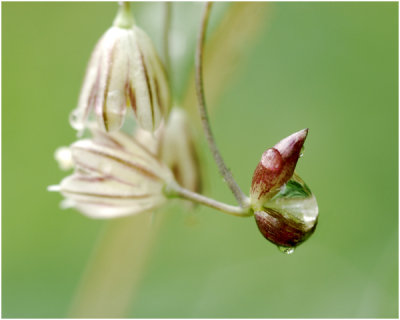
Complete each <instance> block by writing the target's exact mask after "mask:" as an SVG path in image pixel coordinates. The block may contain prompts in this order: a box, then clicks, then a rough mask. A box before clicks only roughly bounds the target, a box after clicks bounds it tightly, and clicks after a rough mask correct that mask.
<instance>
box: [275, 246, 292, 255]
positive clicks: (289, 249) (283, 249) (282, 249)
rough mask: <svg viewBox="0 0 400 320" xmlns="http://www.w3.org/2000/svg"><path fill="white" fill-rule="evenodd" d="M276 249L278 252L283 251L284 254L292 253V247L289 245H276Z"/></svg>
mask: <svg viewBox="0 0 400 320" xmlns="http://www.w3.org/2000/svg"><path fill="white" fill-rule="evenodd" d="M278 249H279V251H280V252H282V253H284V254H292V253H293V252H294V248H291V247H280V246H278Z"/></svg>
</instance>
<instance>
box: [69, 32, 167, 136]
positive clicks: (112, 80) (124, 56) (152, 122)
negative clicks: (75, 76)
mask: <svg viewBox="0 0 400 320" xmlns="http://www.w3.org/2000/svg"><path fill="white" fill-rule="evenodd" d="M169 103H170V97H169V86H168V83H167V79H166V74H165V72H164V69H163V66H162V63H161V61H160V59H159V58H158V55H157V53H156V50H155V48H154V46H153V44H152V42H151V40H150V38H149V37H148V36H147V35H146V33H145V32H144V31H143V30H141V29H140V28H138V27H136V26H133V27H132V28H120V27H118V26H113V27H111V28H109V29H108V30H107V32H106V33H105V34H104V35H103V36H102V37H101V39H100V40H99V42H98V43H97V45H96V48H95V50H94V52H93V54H92V57H91V59H90V62H89V66H88V68H87V72H86V76H85V80H84V83H83V85H82V90H81V94H80V98H79V102H78V106H77V108H76V109H75V110H74V111H73V112H72V114H71V119H70V122H71V125H72V126H73V128H75V129H77V130H79V131H80V133H81V132H82V131H83V130H84V129H85V128H86V126H87V124H88V119H89V115H90V113H91V112H95V115H96V118H97V121H98V124H99V126H100V128H102V129H103V130H105V131H115V130H118V129H119V128H120V127H121V126H122V124H123V122H124V118H125V114H126V107H127V106H131V107H132V109H133V112H134V114H135V116H136V118H137V121H138V124H139V126H140V127H142V128H143V129H145V130H148V131H154V130H156V129H157V128H158V127H159V125H160V123H161V120H162V118H163V117H164V116H165V115H166V114H167V112H168V109H169Z"/></svg>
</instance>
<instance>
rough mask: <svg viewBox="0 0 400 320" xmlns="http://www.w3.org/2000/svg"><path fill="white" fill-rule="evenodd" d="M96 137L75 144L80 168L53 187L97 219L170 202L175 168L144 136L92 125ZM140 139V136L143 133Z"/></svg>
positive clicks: (51, 189)
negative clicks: (169, 186) (162, 159)
mask: <svg viewBox="0 0 400 320" xmlns="http://www.w3.org/2000/svg"><path fill="white" fill-rule="evenodd" d="M91 130H92V133H93V138H92V139H84V140H79V141H77V142H75V143H74V144H73V145H71V147H70V150H71V154H72V159H73V163H74V166H75V172H74V174H73V175H71V176H69V177H66V178H65V179H63V180H62V181H61V183H60V185H59V186H53V187H51V188H49V190H50V191H59V192H61V193H62V194H63V195H64V196H65V197H66V198H67V199H68V201H69V203H70V204H72V205H73V206H74V207H75V208H77V209H78V210H80V211H81V212H83V213H84V214H86V215H88V216H90V217H95V218H113V217H119V216H123V215H127V214H134V213H140V212H144V211H148V210H151V209H155V208H157V207H159V206H161V205H162V204H163V203H165V201H166V198H165V196H164V194H163V188H164V185H165V184H167V183H170V182H171V181H173V180H174V178H173V174H172V172H171V171H170V170H169V168H168V167H167V166H166V165H165V164H163V163H162V162H160V161H159V159H158V158H157V157H156V155H155V154H154V153H153V152H151V151H150V150H148V149H147V148H146V146H144V145H143V143H142V142H141V141H140V139H138V137H136V139H135V138H132V137H130V136H128V135H126V134H124V133H122V132H113V133H106V132H103V131H101V130H99V129H95V128H94V127H93V126H92V127H91ZM139 138H140V137H139Z"/></svg>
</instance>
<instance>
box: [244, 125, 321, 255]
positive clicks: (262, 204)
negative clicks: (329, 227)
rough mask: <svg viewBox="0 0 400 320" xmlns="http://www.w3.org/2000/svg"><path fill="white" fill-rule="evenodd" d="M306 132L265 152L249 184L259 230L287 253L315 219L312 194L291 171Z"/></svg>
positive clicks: (312, 228) (297, 243)
mask: <svg viewBox="0 0 400 320" xmlns="http://www.w3.org/2000/svg"><path fill="white" fill-rule="evenodd" d="M307 133H308V129H304V130H301V131H299V132H296V133H294V134H292V135H290V136H289V137H287V138H285V139H283V140H281V141H280V142H278V143H277V144H276V145H275V146H274V147H273V148H271V149H268V150H267V151H265V152H264V153H263V155H262V157H261V161H260V162H259V164H258V165H257V168H256V170H255V171H254V175H253V181H252V185H251V191H250V198H251V205H252V208H253V210H254V217H255V219H256V223H257V226H258V229H259V230H260V232H261V233H262V235H263V236H264V237H265V238H266V239H268V240H269V241H271V242H272V243H274V244H276V245H278V246H279V247H280V248H281V249H282V248H283V249H282V251H283V252H286V253H292V252H293V248H294V247H296V246H298V245H299V244H300V243H302V242H304V241H305V240H306V239H307V238H308V237H309V236H310V235H311V234H312V233H313V232H314V230H315V227H316V225H317V220H318V204H317V201H316V199H315V197H314V195H313V194H312V192H311V190H310V189H309V188H308V187H307V185H306V184H305V183H304V181H303V180H302V179H301V178H300V177H299V176H297V175H296V174H295V173H294V170H295V167H296V164H297V161H298V159H299V157H300V152H301V150H302V148H303V144H304V141H305V139H306V137H307Z"/></svg>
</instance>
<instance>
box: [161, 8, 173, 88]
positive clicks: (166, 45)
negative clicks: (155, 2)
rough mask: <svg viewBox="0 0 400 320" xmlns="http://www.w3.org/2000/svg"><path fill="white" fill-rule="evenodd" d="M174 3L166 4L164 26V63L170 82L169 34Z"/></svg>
mask: <svg viewBox="0 0 400 320" xmlns="http://www.w3.org/2000/svg"><path fill="white" fill-rule="evenodd" d="M171 7H172V3H171V2H169V1H167V2H165V3H164V26H163V51H164V63H165V70H166V73H167V77H168V79H169V80H170V65H171V61H170V56H169V32H170V28H171V13H172V10H171Z"/></svg>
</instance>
